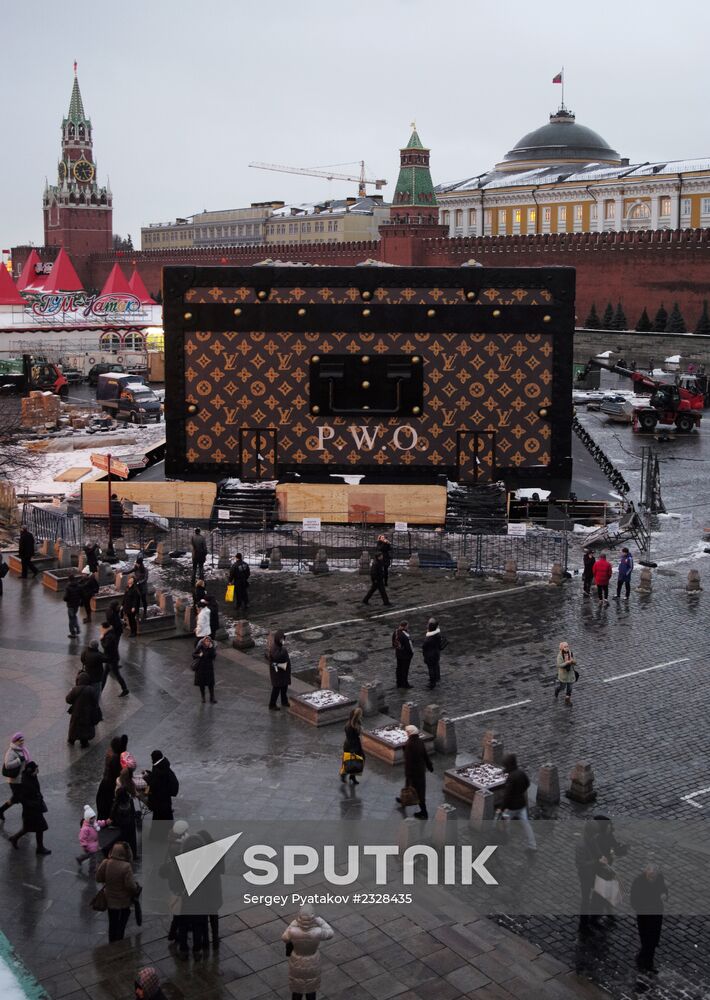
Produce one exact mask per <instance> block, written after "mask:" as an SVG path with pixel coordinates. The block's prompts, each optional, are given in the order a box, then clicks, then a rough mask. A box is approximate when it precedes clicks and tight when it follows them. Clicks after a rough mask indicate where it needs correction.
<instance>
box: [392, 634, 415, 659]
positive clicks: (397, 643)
mask: <svg viewBox="0 0 710 1000" xmlns="http://www.w3.org/2000/svg"><path fill="white" fill-rule="evenodd" d="M392 645H393V647H394V655H395V656H396V658H397V663H411V662H412V657H413V656H414V647H413V646H412V640H411V638H410V636H409V635H408V634H407V633H406V632H403V631H402V629H401V628H396V629H395V630H394V632H393V633H392Z"/></svg>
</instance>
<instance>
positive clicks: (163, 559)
mask: <svg viewBox="0 0 710 1000" xmlns="http://www.w3.org/2000/svg"><path fill="white" fill-rule="evenodd" d="M169 551H170V548H169V546H168V543H167V542H158V544H157V546H156V552H155V564H156V566H172V564H173V560H172V559H171V558H170V556H169V555H168V552H169Z"/></svg>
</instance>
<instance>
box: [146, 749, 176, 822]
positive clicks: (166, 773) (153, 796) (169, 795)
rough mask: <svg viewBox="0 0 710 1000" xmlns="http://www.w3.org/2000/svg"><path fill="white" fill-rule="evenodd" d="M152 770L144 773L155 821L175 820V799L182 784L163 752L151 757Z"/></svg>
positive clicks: (154, 753)
mask: <svg viewBox="0 0 710 1000" xmlns="http://www.w3.org/2000/svg"><path fill="white" fill-rule="evenodd" d="M150 759H151V763H152V764H153V766H152V768H151V769H150V770H149V771H144V772H143V777H144V778H145V783H146V785H147V786H148V808H149V809H150V811H151V813H152V814H153V819H154V820H168V819H169V820H173V819H174V817H173V799H174V798H175V796H176V795H177V794H178V793H179V791H180V782H179V781H178V779H177V776H176V775H175V772H174V771H173V769H172V768H171V767H170V761H169V760H168V758H167V757H164V756H163V751H162V750H153V751H152V753H151V755H150Z"/></svg>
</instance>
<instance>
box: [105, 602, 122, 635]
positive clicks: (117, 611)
mask: <svg viewBox="0 0 710 1000" xmlns="http://www.w3.org/2000/svg"><path fill="white" fill-rule="evenodd" d="M105 621H106V624H107V625H110V626H111V628H112V629H113V630H114V632H115V633H116V642H117V644H118V643H119V642H120V640H121V636H122V635H123V618H121V605H120V604H119V603H118V601H111V603H110V604H109V607H108V611H107V612H106V619H105Z"/></svg>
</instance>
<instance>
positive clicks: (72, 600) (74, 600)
mask: <svg viewBox="0 0 710 1000" xmlns="http://www.w3.org/2000/svg"><path fill="white" fill-rule="evenodd" d="M64 603H65V604H66V606H67V607H68V608H71V609H72V611H78V610H79V608H80V607H81V587H80V585H79V581H78V580H70V581H69V583H68V584H67V586H66V590H65V591H64Z"/></svg>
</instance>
